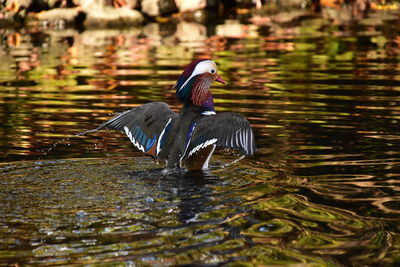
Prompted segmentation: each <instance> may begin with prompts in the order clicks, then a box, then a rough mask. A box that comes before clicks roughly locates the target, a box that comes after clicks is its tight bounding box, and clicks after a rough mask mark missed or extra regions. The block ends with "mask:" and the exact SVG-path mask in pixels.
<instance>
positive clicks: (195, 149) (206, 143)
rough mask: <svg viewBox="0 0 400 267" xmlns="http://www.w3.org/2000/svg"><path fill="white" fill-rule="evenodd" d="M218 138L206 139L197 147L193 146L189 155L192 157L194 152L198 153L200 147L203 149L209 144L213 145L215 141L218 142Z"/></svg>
mask: <svg viewBox="0 0 400 267" xmlns="http://www.w3.org/2000/svg"><path fill="white" fill-rule="evenodd" d="M217 140H218V139H217V138H213V139H210V140H207V141H205V142H204V143H201V144H200V145H197V146H196V147H195V148H193V149H192V150H191V151H190V152H189V157H191V156H192V155H193V154H194V153H196V152H197V151H199V150H200V149H203V148H205V147H208V146H209V145H213V144H214V143H216V142H217Z"/></svg>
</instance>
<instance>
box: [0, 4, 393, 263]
mask: <svg viewBox="0 0 400 267" xmlns="http://www.w3.org/2000/svg"><path fill="white" fill-rule="evenodd" d="M330 16H333V15H332V14H331V15H330ZM399 19H400V15H399V14H398V13H396V12H389V11H374V12H370V13H369V14H368V15H367V16H366V17H364V18H362V19H360V20H359V21H350V22H349V21H341V20H338V19H337V18H335V17H329V16H327V15H326V14H324V15H313V16H299V18H298V19H294V20H292V21H290V22H281V21H278V20H277V19H276V20H272V21H269V22H268V23H264V22H263V20H260V19H259V18H258V20H256V21H258V22H257V23H254V24H248V23H244V22H243V21H242V20H235V19H231V20H225V21H221V22H218V23H217V24H216V25H214V24H212V25H211V26H210V25H209V26H208V27H206V26H204V25H202V24H198V23H195V22H185V21H181V22H179V23H177V24H171V25H170V24H157V23H151V24H148V25H146V26H144V27H142V28H138V29H127V30H121V31H118V30H98V31H84V32H82V33H79V32H77V31H74V30H64V31H55V30H49V29H41V28H38V29H29V30H27V29H23V30H20V31H19V32H16V31H14V30H2V32H1V35H2V38H1V40H2V41H1V47H2V49H1V51H0V53H1V58H2V60H3V63H2V64H1V65H0V89H1V90H0V101H1V105H0V122H1V127H0V157H1V159H2V161H3V163H1V165H0V183H1V186H0V203H2V205H1V208H0V265H6V266H7V265H15V264H18V265H24V264H27V265H43V266H46V265H65V264H78V265H79V264H96V263H109V264H110V265H116V264H120V265H122V266H124V265H134V264H139V265H143V264H148V265H162V266H164V265H181V264H196V263H201V264H209V265H220V264H230V263H231V264H233V263H243V264H249V265H260V264H264V265H290V264H301V263H304V264H309V265H310V266H340V265H343V266H349V265H353V266H376V265H378V264H379V265H380V266H385V265H386V266H394V265H396V264H399V261H400V229H399V225H400V219H399V218H400V217H399V213H400V199H399V195H400V194H399V193H400V187H399V186H400V184H399V178H400V167H399V166H400V165H399V163H400V149H399V148H400V147H399V143H400V142H399V141H400V140H399V139H400V136H399V132H400V127H399V119H400V108H399V106H400V82H399V81H400V79H399V78H400V65H399V59H400V41H399V35H398V34H397V33H398V32H399V27H398V25H399V24H398V21H399ZM260 21H261V22H260ZM199 57H210V58H213V59H214V60H215V61H216V62H217V63H218V65H219V69H220V74H221V76H222V77H223V78H224V79H225V80H226V81H227V82H228V84H227V85H225V86H224V85H220V84H214V85H213V88H212V92H213V95H214V98H215V102H216V109H217V112H223V111H235V112H240V113H242V114H243V115H245V116H246V117H247V118H248V119H249V121H250V122H251V124H252V126H253V128H254V132H255V136H256V141H257V147H258V151H257V153H256V155H255V156H253V157H251V158H246V159H244V160H242V161H240V162H239V163H237V164H234V165H231V166H229V167H225V168H222V165H224V164H226V163H229V162H230V161H231V160H233V159H234V158H235V157H234V155H233V154H232V152H229V151H219V152H218V154H217V156H216V157H215V158H214V160H213V162H212V168H211V170H210V171H207V172H204V173H190V172H189V173H184V172H183V173H180V174H175V175H167V176H163V175H161V174H160V169H161V168H162V167H163V166H161V165H157V164H156V163H154V162H153V161H152V160H151V159H150V158H143V157H141V154H140V153H138V152H137V151H135V150H134V149H133V147H132V145H131V144H130V143H129V142H128V139H127V138H126V137H124V136H123V135H121V134H119V133H116V132H111V131H110V132H107V131H103V132H97V133H91V134H88V135H85V136H76V134H78V133H80V132H82V131H84V130H87V129H93V128H95V127H96V126H97V125H99V124H100V123H102V122H104V121H105V120H107V119H109V118H110V117H111V116H112V115H113V114H114V113H116V112H121V111H124V110H126V109H129V108H131V107H134V106H138V105H141V104H143V103H147V102H150V101H164V102H167V103H169V104H170V105H171V106H172V108H173V109H174V110H176V111H177V110H179V109H180V104H179V103H178V102H177V101H176V99H175V96H174V92H173V91H172V90H170V87H171V86H172V85H173V83H174V82H175V80H176V79H177V77H178V76H179V74H180V73H181V71H182V67H183V66H184V65H185V64H187V63H189V62H190V61H191V60H192V59H193V58H199Z"/></svg>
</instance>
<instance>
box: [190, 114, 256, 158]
mask: <svg viewBox="0 0 400 267" xmlns="http://www.w3.org/2000/svg"><path fill="white" fill-rule="evenodd" d="M209 145H216V146H220V147H226V148H233V149H237V150H239V151H240V152H241V153H243V154H245V155H252V154H253V153H254V152H255V151H256V145H255V141H254V134H253V130H252V129H251V126H250V123H249V122H248V121H247V119H246V118H245V117H243V116H242V115H240V114H238V113H231V112H225V113H219V114H215V115H207V116H202V117H201V118H200V119H199V120H198V121H197V123H196V126H195V127H194V129H193V132H192V134H191V137H190V141H189V143H188V145H187V148H186V149H185V153H184V156H183V158H189V157H191V156H192V155H193V154H195V153H196V152H197V151H199V150H201V149H203V148H206V147H208V146H209Z"/></svg>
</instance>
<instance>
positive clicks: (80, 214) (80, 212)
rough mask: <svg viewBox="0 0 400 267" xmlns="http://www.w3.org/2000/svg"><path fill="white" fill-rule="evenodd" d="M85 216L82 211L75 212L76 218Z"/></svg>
mask: <svg viewBox="0 0 400 267" xmlns="http://www.w3.org/2000/svg"><path fill="white" fill-rule="evenodd" d="M86 215H87V213H86V212H85V211H84V210H80V211H77V212H76V216H78V217H84V216H86Z"/></svg>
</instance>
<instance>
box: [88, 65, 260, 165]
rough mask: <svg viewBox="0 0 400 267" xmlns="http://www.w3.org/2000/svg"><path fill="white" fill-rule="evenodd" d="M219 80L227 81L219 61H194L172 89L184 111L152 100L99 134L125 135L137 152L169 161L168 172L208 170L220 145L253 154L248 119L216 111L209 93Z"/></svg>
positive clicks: (115, 118)
mask: <svg viewBox="0 0 400 267" xmlns="http://www.w3.org/2000/svg"><path fill="white" fill-rule="evenodd" d="M214 81H218V82H221V83H225V81H224V80H222V78H221V77H220V76H219V75H218V74H217V68H216V65H215V63H214V62H213V61H211V60H197V61H194V62H192V63H191V64H189V65H188V66H187V67H186V69H185V70H184V72H183V73H182V75H181V76H180V78H179V80H178V82H177V83H176V84H175V85H174V87H173V88H174V89H176V94H177V97H178V99H179V100H180V101H181V102H182V103H183V109H182V111H181V112H180V113H175V112H174V111H172V110H171V109H170V108H169V106H168V105H167V104H166V103H164V102H151V103H147V104H144V105H141V106H139V107H136V108H133V109H131V110H128V111H125V112H123V113H121V114H119V115H117V116H115V117H114V118H112V119H110V120H109V121H107V122H105V123H103V124H102V125H100V126H99V127H98V128H97V129H96V130H101V129H115V130H120V131H122V132H124V133H125V134H126V135H127V136H128V138H129V139H130V141H131V142H132V144H133V145H134V146H135V147H136V148H138V149H139V150H141V151H142V152H144V153H145V154H147V155H150V156H152V157H153V158H155V159H158V160H165V161H166V167H167V169H174V168H185V169H188V170H200V169H206V168H208V162H209V160H210V158H211V155H212V153H213V152H214V149H215V148H216V147H217V146H220V147H227V148H233V149H237V150H239V151H240V152H241V153H242V154H245V155H252V154H253V153H254V152H255V150H256V147H255V142H254V135H253V131H252V129H251V127H250V124H249V122H248V121H247V120H246V118H244V117H243V116H242V115H240V114H238V113H233V112H224V113H216V112H215V109H214V101H213V98H212V94H211V92H210V91H209V88H210V85H211V83H212V82H214Z"/></svg>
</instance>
